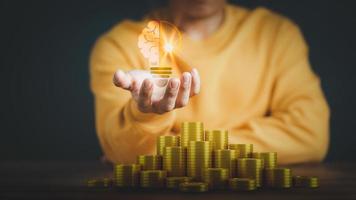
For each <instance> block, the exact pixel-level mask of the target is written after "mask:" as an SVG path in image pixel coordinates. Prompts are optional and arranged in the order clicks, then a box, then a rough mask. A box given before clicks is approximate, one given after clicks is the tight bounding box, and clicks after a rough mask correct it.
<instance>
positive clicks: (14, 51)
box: [0, 0, 356, 161]
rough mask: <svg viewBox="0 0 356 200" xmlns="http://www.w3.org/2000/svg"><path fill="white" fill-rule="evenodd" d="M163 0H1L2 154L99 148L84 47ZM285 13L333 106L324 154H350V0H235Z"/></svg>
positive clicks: (64, 154)
mask: <svg viewBox="0 0 356 200" xmlns="http://www.w3.org/2000/svg"><path fill="white" fill-rule="evenodd" d="M164 2H165V1H148V0H146V1H143V0H130V1H127V0H126V1H123V0H100V1H99V0H96V1H86V0H76V1H72V0H61V1H48V0H32V1H26V0H23V1H18V0H5V1H4V0H1V1H0V22H1V24H0V30H1V31H0V41H1V43H0V77H1V79H0V80H1V82H0V92H1V96H0V106H1V110H0V113H1V114H0V117H1V118H0V133H1V136H0V158H1V160H17V159H22V160H47V159H48V160H55V159H59V160H76V159H78V160H88V159H97V158H98V157H99V156H100V154H101V153H100V148H99V145H98V141H97V138H96V134H95V128H94V113H93V97H92V94H91V93H90V90H89V77H88V56H89V53H90V49H91V47H92V45H93V43H94V42H95V39H96V38H97V37H98V36H99V35H100V34H101V33H103V32H105V31H106V30H108V29H109V28H110V27H111V26H113V25H114V24H116V23H118V22H119V21H120V20H122V19H123V18H133V19H139V18H140V17H141V16H142V15H143V14H144V13H145V12H146V11H148V10H149V9H151V8H154V7H155V6H156V5H160V4H162V3H164ZM234 2H238V3H239V4H240V5H243V6H247V7H251V8H254V7H256V6H266V7H268V8H270V9H272V10H274V11H277V12H279V13H282V14H284V15H286V16H288V17H289V18H291V19H292V20H294V21H295V22H296V23H297V24H299V25H300V27H301V29H302V30H303V32H304V35H305V37H306V40H307V42H308V43H309V45H310V59H311V63H312V66H313V68H314V70H315V71H316V72H317V73H318V74H319V75H320V76H321V79H322V85H323V88H324V91H325V93H326V96H327V99H328V102H329V105H330V107H331V111H332V118H331V145H330V151H329V154H328V157H327V160H329V161H333V160H354V159H356V156H354V155H353V153H355V152H356V145H355V144H356V135H355V131H354V128H355V126H356V120H355V114H354V111H355V106H356V91H355V88H354V87H355V86H356V80H355V79H356V78H355V77H354V73H355V72H356V69H355V68H356V61H355V58H356V39H355V37H356V14H355V12H356V1H353V0H288V1H287V0H236V1H234Z"/></svg>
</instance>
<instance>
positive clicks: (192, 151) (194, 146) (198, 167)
mask: <svg viewBox="0 0 356 200" xmlns="http://www.w3.org/2000/svg"><path fill="white" fill-rule="evenodd" d="M187 155H188V157H187V175H188V176H189V177H193V179H194V180H199V181H200V180H201V179H202V177H203V172H204V169H206V168H211V167H212V162H211V157H212V147H211V142H210V141H190V142H189V146H188V153H187Z"/></svg>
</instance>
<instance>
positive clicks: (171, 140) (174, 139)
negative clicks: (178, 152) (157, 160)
mask: <svg viewBox="0 0 356 200" xmlns="http://www.w3.org/2000/svg"><path fill="white" fill-rule="evenodd" d="M176 146H179V136H173V135H164V136H158V138H157V148H156V149H157V155H163V151H164V148H165V147H176Z"/></svg>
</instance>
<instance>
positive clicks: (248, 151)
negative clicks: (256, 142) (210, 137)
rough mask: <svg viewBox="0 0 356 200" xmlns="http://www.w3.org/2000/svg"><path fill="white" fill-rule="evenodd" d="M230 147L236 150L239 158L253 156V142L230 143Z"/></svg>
mask: <svg viewBox="0 0 356 200" xmlns="http://www.w3.org/2000/svg"><path fill="white" fill-rule="evenodd" d="M229 149H233V150H236V154H237V158H251V156H252V152H253V145H252V144H229Z"/></svg>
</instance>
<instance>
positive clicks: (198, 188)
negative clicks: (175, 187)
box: [179, 182, 209, 193]
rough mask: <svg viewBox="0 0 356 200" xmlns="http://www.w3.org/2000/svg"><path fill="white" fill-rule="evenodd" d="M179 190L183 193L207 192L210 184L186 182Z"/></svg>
mask: <svg viewBox="0 0 356 200" xmlns="http://www.w3.org/2000/svg"><path fill="white" fill-rule="evenodd" d="M179 190H180V191H182V192H194V193H195V192H207V191H208V190H209V187H208V184H206V183H202V182H185V183H181V184H180V185H179Z"/></svg>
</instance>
